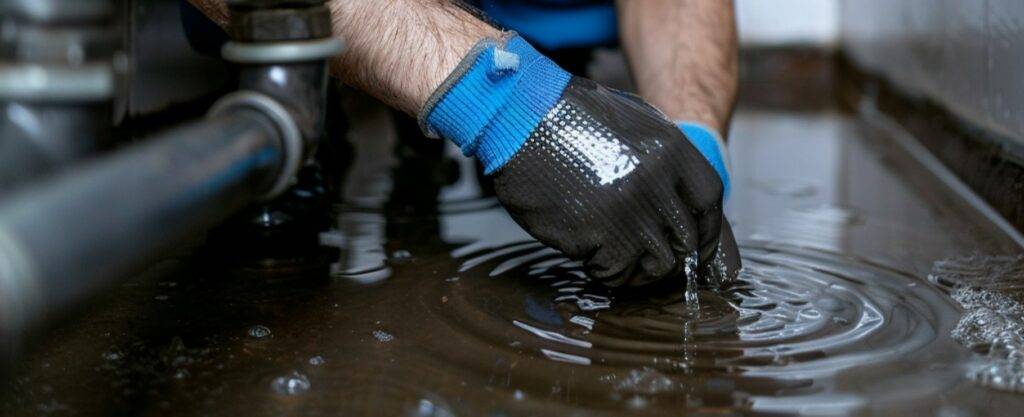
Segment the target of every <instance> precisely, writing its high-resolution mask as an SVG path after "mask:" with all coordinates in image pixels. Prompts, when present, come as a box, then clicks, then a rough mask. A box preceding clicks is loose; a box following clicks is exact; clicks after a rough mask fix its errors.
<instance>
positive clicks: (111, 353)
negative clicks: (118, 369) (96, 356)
mask: <svg viewBox="0 0 1024 417" xmlns="http://www.w3.org/2000/svg"><path fill="white" fill-rule="evenodd" d="M102 356H103V359H106V360H108V361H116V360H118V359H121V357H122V354H121V352H120V351H118V350H116V349H111V350H108V351H106V352H103V355H102Z"/></svg>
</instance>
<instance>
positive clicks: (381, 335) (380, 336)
mask: <svg viewBox="0 0 1024 417" xmlns="http://www.w3.org/2000/svg"><path fill="white" fill-rule="evenodd" d="M373 337H375V338H377V341H378V342H381V343H387V342H390V341H392V340H395V336H394V335H392V334H391V333H388V332H385V331H383V330H374V331H373Z"/></svg>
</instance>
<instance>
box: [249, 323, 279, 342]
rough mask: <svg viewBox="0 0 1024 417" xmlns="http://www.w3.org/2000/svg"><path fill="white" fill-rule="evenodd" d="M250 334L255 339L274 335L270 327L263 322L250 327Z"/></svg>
mask: <svg viewBox="0 0 1024 417" xmlns="http://www.w3.org/2000/svg"><path fill="white" fill-rule="evenodd" d="M248 333H249V336H250V337H252V338H255V339H266V338H268V337H270V336H272V335H273V333H271V331H270V328H269V327H267V326H264V325H262V324H257V325H255V326H252V327H250V328H249V331H248Z"/></svg>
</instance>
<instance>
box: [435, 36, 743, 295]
mask: <svg viewBox="0 0 1024 417" xmlns="http://www.w3.org/2000/svg"><path fill="white" fill-rule="evenodd" d="M420 126H421V128H422V129H423V130H424V132H425V133H427V135H429V136H438V135H439V136H443V137H445V138H447V139H450V140H452V141H454V142H455V143H456V144H457V145H459V146H460V147H461V148H462V151H463V153H465V154H466V155H467V156H476V157H477V158H479V159H480V160H481V162H482V163H483V165H484V169H485V173H486V174H488V175H494V183H495V192H496V194H497V196H498V199H499V200H500V201H501V203H502V204H503V205H504V206H505V208H506V209H507V210H508V211H509V213H510V214H511V215H512V217H513V218H514V219H515V220H516V222H518V223H519V224H520V225H521V226H522V227H523V228H524V229H526V231H527V232H529V233H530V234H531V235H532V236H534V237H535V238H537V240H539V241H540V242H542V243H544V244H547V245H549V246H552V247H554V248H556V249H558V250H561V251H562V252H564V253H565V254H566V255H567V256H569V257H570V258H572V259H579V260H582V261H583V263H584V266H585V268H586V270H587V272H588V274H589V275H590V276H591V277H593V278H596V279H598V280H600V281H602V282H604V283H606V284H608V285H612V286H617V285H643V284H646V283H649V282H652V281H654V280H656V279H659V278H663V277H681V276H682V274H683V273H684V272H687V271H691V272H698V271H699V273H700V277H701V279H703V280H704V281H705V282H711V283H717V282H722V281H728V280H731V279H732V278H733V277H735V274H736V272H737V271H738V269H739V267H740V259H739V253H738V251H737V249H736V243H735V241H734V240H733V236H732V232H731V230H730V229H729V225H728V222H727V221H726V220H725V219H724V217H723V216H722V196H723V184H722V180H720V179H719V175H718V173H716V171H715V169H714V168H713V167H712V165H711V164H709V163H708V160H707V159H706V158H705V156H704V155H702V154H701V152H700V151H699V150H698V149H697V148H695V147H694V146H693V145H692V144H691V143H690V141H688V140H687V138H686V137H685V136H684V135H683V133H682V131H681V130H680V129H679V128H678V127H676V126H675V125H673V124H672V123H671V122H669V121H668V120H667V119H666V118H665V116H664V115H663V114H662V113H661V112H659V111H658V110H657V109H655V108H654V107H652V106H650V105H648V104H647V103H645V102H644V101H643V100H641V99H640V98H639V97H637V96H634V95H631V94H627V93H623V92H620V91H616V90H612V89H608V88H605V87H602V86H600V85H598V84H596V83H594V82H593V81H590V80H587V79H584V78H579V77H574V76H572V75H570V74H568V73H566V72H565V71H563V70H562V69H561V68H559V67H558V66H557V65H555V64H554V63H553V62H551V61H550V60H549V59H547V58H546V57H544V56H542V55H541V54H539V53H538V52H537V51H536V50H535V49H534V48H533V47H531V46H530V45H529V44H528V43H527V42H526V41H525V40H523V39H522V38H520V37H518V36H514V34H513V35H512V36H509V37H508V38H506V39H502V40H498V41H495V40H484V41H481V42H480V43H479V44H477V46H476V47H474V48H473V49H472V50H471V51H470V52H469V53H468V54H467V56H466V57H465V58H464V59H463V61H462V63H461V64H460V65H459V67H457V68H456V70H455V71H454V72H453V73H452V74H451V75H450V76H449V77H448V79H447V80H446V81H445V82H444V83H443V84H442V85H441V86H440V87H438V89H437V91H435V92H434V94H433V95H432V97H431V99H430V100H429V101H428V102H427V104H426V105H425V106H424V108H423V110H422V111H421V113H420ZM723 166H724V165H723Z"/></svg>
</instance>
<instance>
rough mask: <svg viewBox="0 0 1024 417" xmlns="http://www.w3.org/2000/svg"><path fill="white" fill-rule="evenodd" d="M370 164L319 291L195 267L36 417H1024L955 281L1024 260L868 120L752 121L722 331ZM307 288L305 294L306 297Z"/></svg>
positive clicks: (98, 339)
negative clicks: (958, 334) (980, 351)
mask: <svg viewBox="0 0 1024 417" xmlns="http://www.w3.org/2000/svg"><path fill="white" fill-rule="evenodd" d="M350 116H351V117H352V119H353V120H354V121H355V123H354V124H353V126H352V127H351V130H350V134H349V136H350V139H352V140H353V142H354V147H355V149H356V152H357V155H358V156H357V158H356V159H355V161H354V164H353V166H352V167H351V169H350V173H349V175H348V176H347V177H346V185H345V187H344V196H343V198H341V200H342V202H340V203H339V204H337V205H336V217H335V221H334V225H333V229H332V230H329V231H326V232H324V233H322V234H321V235H320V236H319V241H320V242H321V243H322V244H323V245H324V246H325V247H328V248H333V250H332V251H327V252H325V253H326V255H325V256H326V258H325V259H326V262H323V263H322V265H323V268H320V269H316V268H313V269H306V270H301V269H291V270H288V269H287V268H285V270H284V271H282V270H281V269H280V268H278V269H277V271H276V272H275V273H273V274H269V273H267V272H266V270H263V269H261V268H258V267H249V268H238V267H231V268H222V267H214V266H211V262H210V261H209V260H208V259H206V258H203V257H202V256H200V255H194V254H186V255H182V256H179V257H171V258H169V259H167V260H166V261H164V262H162V263H160V264H159V265H157V266H156V267H155V268H154V269H153V270H152V271H150V272H148V273H146V274H142V275H140V276H139V277H136V278H133V279H131V280H128V281H126V282H125V283H124V284H123V285H121V286H119V287H118V288H115V289H113V290H112V291H111V292H110V293H109V294H108V295H107V296H105V297H104V298H103V299H102V300H100V301H97V302H96V303H95V304H93V305H90V306H88V307H86V308H84V309H83V310H82V311H81V312H79V313H78V314H76V315H75V317H74V318H71V319H68V320H66V321H64V322H62V323H61V324H60V325H59V326H57V327H56V328H55V329H53V330H52V331H51V332H49V333H48V334H47V335H46V336H45V337H44V338H42V339H41V341H39V342H37V343H34V344H32V345H30V347H29V349H28V350H27V351H26V352H24V356H23V357H22V359H23V360H22V362H21V363H19V364H18V366H17V367H16V369H15V371H14V374H13V376H12V379H11V380H9V381H6V382H5V384H6V388H5V389H4V390H3V394H2V408H0V410H2V412H0V414H2V415H4V416H21V415H76V416H95V415H139V416H143V415H145V416H162V415H216V416H225V415H250V416H263V415H268V416H269V415H396V416H476V415H488V416H505V415H508V416H519V415H557V416H572V415H734V414H741V415H788V414H795V413H806V414H830V415H835V414H838V415H845V414H853V415H891V416H902V415H907V414H908V413H911V412H912V413H913V415H922V416H923V415H935V416H970V415H978V416H980V415H1015V413H1017V412H1019V410H1020V409H1021V407H1024V396H1021V395H1016V394H1011V393H1006V392H1001V391H993V390H987V389H984V388H980V387H977V386H976V385H974V384H973V383H972V382H970V381H969V380H967V379H966V378H965V377H964V375H965V370H966V369H967V368H968V367H969V366H971V364H973V363H975V362H976V358H975V356H974V354H973V353H971V352H970V351H969V350H967V349H965V348H964V347H962V346H961V345H959V344H958V343H956V342H955V341H954V340H953V339H952V337H951V336H950V331H951V330H952V329H953V328H954V326H955V325H956V323H957V320H958V319H959V317H960V308H959V307H958V306H957V305H956V304H955V303H954V302H953V301H952V300H951V299H950V297H949V296H948V288H947V287H945V286H942V285H938V284H936V283H933V282H930V281H929V280H928V279H927V277H928V275H929V273H930V272H931V271H932V268H933V266H934V264H935V262H937V261H941V260H943V259H948V258H956V257H961V256H964V255H970V254H981V255H987V254H992V255H1001V254H1016V253H1019V252H1020V248H1019V247H1018V246H1016V245H1015V244H1014V242H1013V241H1012V240H1011V239H1010V238H1009V237H1007V236H1006V235H1005V234H1004V233H1003V232H1001V231H1000V230H999V229H998V228H997V227H995V226H994V225H993V224H992V223H991V222H990V221H988V220H987V219H985V218H984V217H982V216H979V215H978V214H977V213H976V212H974V211H973V210H972V209H971V208H970V206H969V205H968V204H966V203H964V201H963V200H962V199H961V197H959V196H957V195H955V194H954V193H952V191H951V190H950V189H949V187H947V186H946V185H944V184H943V183H942V182H940V181H939V180H937V179H936V177H935V176H934V175H932V174H931V173H930V172H928V171H926V170H925V169H923V167H922V166H921V165H919V164H917V163H915V162H913V160H911V159H910V158H908V156H907V154H906V152H905V150H904V149H903V148H901V147H899V146H897V145H896V143H897V142H895V141H894V139H893V136H892V135H891V132H888V131H885V130H882V129H879V128H878V127H877V126H875V125H873V124H871V123H865V122H863V121H860V120H858V119H855V118H853V117H851V116H849V115H844V114H838V113H831V112H823V113H787V112H777V111H752V110H744V111H740V112H739V113H738V114H737V116H736V118H735V122H734V126H733V131H732V143H731V148H732V150H731V152H732V165H733V167H732V168H733V176H734V178H735V179H734V187H735V188H734V190H733V193H732V197H731V200H730V201H729V204H728V212H729V214H730V215H731V217H730V218H731V220H732V221H733V225H734V229H735V230H736V234H737V237H738V239H739V241H740V243H741V246H742V252H743V256H744V264H745V269H744V272H743V274H742V275H741V277H740V279H739V282H738V283H737V284H736V285H735V286H734V287H732V288H730V289H728V290H726V291H723V292H722V293H712V292H708V291H703V292H702V293H701V307H700V311H699V313H696V312H693V311H689V310H687V309H686V308H685V305H684V303H683V294H682V288H680V286H679V285H665V286H662V287H660V288H657V289H656V290H654V291H649V292H645V293H642V294H636V293H621V292H616V291H612V290H608V289H605V288H601V287H600V286H596V285H594V284H592V283H591V282H590V281H589V280H588V279H587V277H586V276H585V275H583V274H582V272H581V270H580V268H579V265H578V264H575V263H573V262H570V261H568V260H567V259H564V258H563V257H561V256H560V255H559V254H558V253H556V252H554V251H552V250H549V249H546V248H544V247H542V246H540V245H539V244H537V243H535V242H533V241H532V240H531V239H530V238H529V236H528V235H526V234H525V233H524V232H523V231H522V230H521V229H519V228H518V227H517V226H516V225H515V223H513V222H512V221H511V219H510V218H509V217H508V216H507V215H506V214H505V213H504V211H503V210H502V209H501V208H500V206H498V205H497V203H496V201H495V200H494V199H493V198H491V197H487V186H486V184H483V185H482V184H481V182H480V181H479V180H478V178H477V176H476V174H475V173H474V171H475V167H474V164H473V162H472V161H468V160H465V159H462V158H461V157H459V156H458V155H457V152H456V151H455V150H454V149H451V148H448V149H446V150H445V153H446V155H447V157H446V159H445V160H444V162H437V159H436V158H433V159H432V158H426V159H424V158H420V157H417V156H416V155H415V154H412V156H410V154H408V153H407V152H406V153H403V152H404V151H402V152H398V153H397V154H398V156H396V152H394V148H395V143H396V140H395V131H394V129H393V128H392V127H391V125H390V123H389V122H388V121H389V120H390V114H389V113H388V112H387V111H385V110H384V109H381V108H374V107H368V108H359V109H355V110H353V111H351V112H350ZM289 271H290V272H289Z"/></svg>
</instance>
